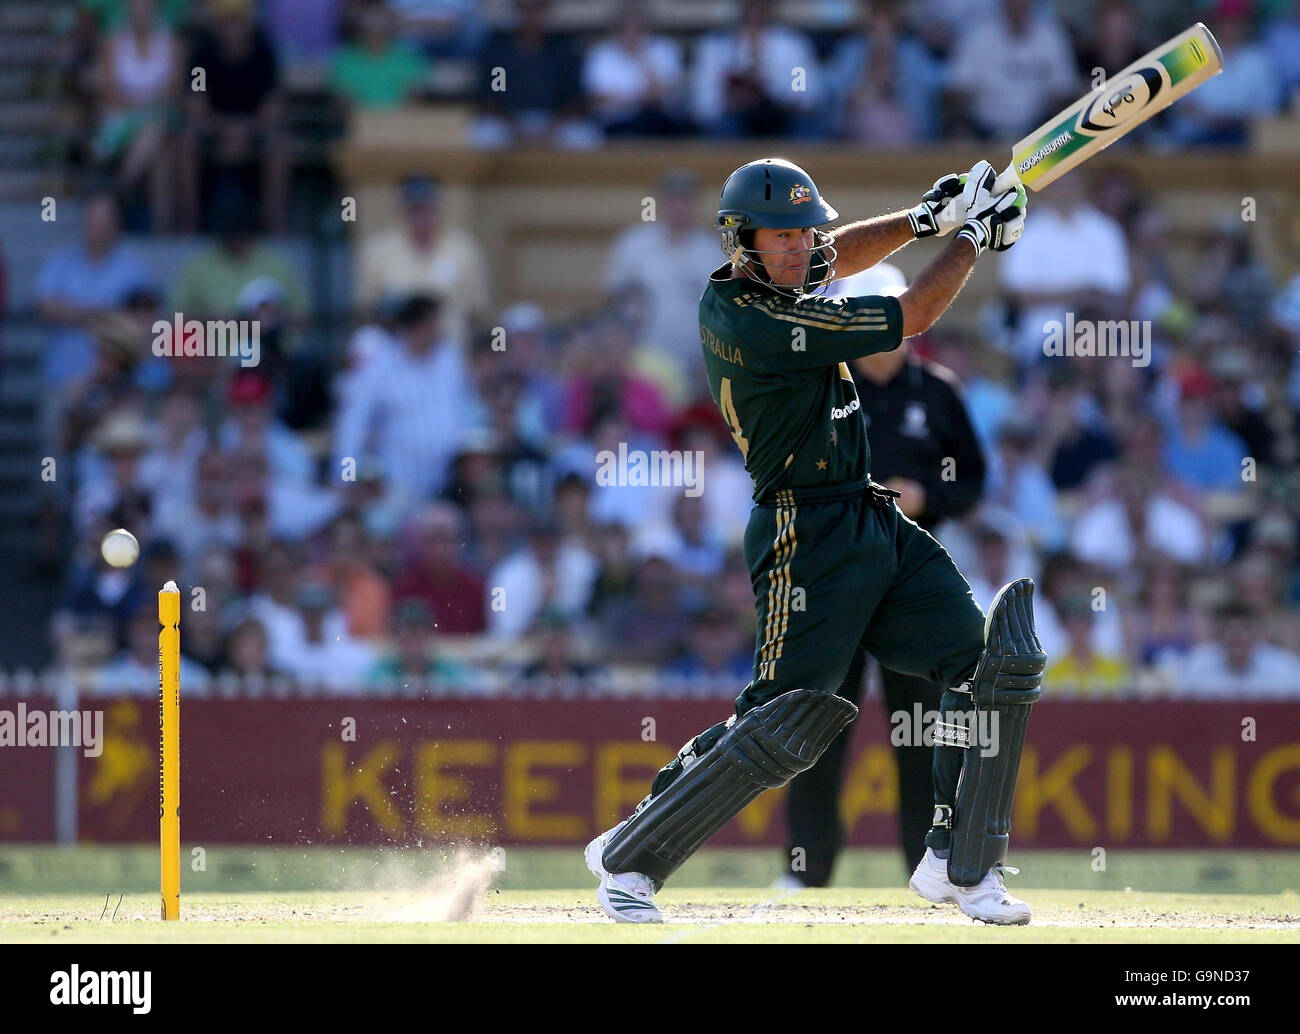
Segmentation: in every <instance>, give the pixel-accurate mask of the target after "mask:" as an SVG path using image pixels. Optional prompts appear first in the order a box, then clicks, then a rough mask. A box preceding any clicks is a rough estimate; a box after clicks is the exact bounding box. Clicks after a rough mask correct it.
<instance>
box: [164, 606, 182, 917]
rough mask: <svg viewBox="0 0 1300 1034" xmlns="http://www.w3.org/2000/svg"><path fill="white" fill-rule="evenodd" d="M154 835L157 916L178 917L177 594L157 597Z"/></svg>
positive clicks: (179, 780) (179, 657)
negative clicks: (158, 858) (158, 860)
mask: <svg viewBox="0 0 1300 1034" xmlns="http://www.w3.org/2000/svg"><path fill="white" fill-rule="evenodd" d="M158 623H159V624H160V625H161V626H162V630H161V631H160V632H159V633H158V836H159V844H160V846H161V848H162V917H163V918H164V919H179V918H180V917H181V628H180V624H181V594H180V590H179V589H177V588H176V583H175V582H168V583H167V584H166V585H164V586H163V587H162V589H161V590H160V591H159V593H158Z"/></svg>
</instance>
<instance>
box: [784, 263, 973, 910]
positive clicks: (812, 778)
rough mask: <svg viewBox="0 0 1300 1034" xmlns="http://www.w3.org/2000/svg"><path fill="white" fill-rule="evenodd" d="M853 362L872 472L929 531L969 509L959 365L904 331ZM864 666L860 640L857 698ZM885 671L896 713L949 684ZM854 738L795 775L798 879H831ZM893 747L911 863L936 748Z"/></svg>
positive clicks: (791, 815)
mask: <svg viewBox="0 0 1300 1034" xmlns="http://www.w3.org/2000/svg"><path fill="white" fill-rule="evenodd" d="M865 278H870V282H868V281H867V280H866V279H865ZM857 281H863V282H862V283H858V282H857ZM905 287H906V282H905V281H904V280H903V278H902V274H901V273H900V272H898V270H897V269H895V268H894V267H893V266H890V265H888V264H887V263H882V264H881V265H880V266H877V267H875V268H874V269H872V270H868V271H866V272H863V273H860V274H858V275H857V276H855V277H852V278H849V282H846V283H845V284H844V288H845V289H847V290H849V291H851V292H852V293H854V294H879V295H885V294H897V293H898V292H899V291H901V290H902V289H904V288H905ZM850 369H851V370H852V372H853V375H854V376H853V379H854V381H855V383H856V385H857V389H858V398H859V399H860V400H861V403H862V414H863V420H864V422H865V424H866V427H867V433H868V435H870V438H871V454H872V475H873V476H874V477H876V478H877V479H879V481H880V482H881V483H882V484H884V485H885V486H886V487H888V488H892V489H893V490H894V491H896V492H899V493H900V496H899V499H898V507H899V509H901V510H902V511H903V514H904V515H905V516H907V517H910V518H911V519H912V520H913V521H915V522H916V523H917V524H918V525H920V526H921V527H922V528H925V529H926V530H927V531H929V530H931V529H932V528H933V527H934V525H935V524H937V523H938V522H940V521H942V520H945V519H947V518H950V517H960V516H962V515H963V514H965V513H967V512H968V511H970V510H971V509H972V508H973V507H974V506H975V504H976V503H977V502H978V500H979V496H980V490H981V488H982V487H983V484H984V470H985V466H984V455H983V452H982V451H981V449H980V446H979V440H978V438H977V436H976V434H975V429H974V428H973V427H972V425H971V422H970V418H969V417H968V416H967V414H966V407H965V404H964V403H963V402H962V398H961V395H960V387H959V385H958V382H957V379H956V377H955V376H954V375H953V374H952V372H951V371H949V370H948V369H946V368H945V367H942V366H939V365H938V364H936V363H932V362H929V361H926V360H923V359H919V358H918V357H917V356H916V355H915V354H914V353H913V352H912V349H911V346H910V344H909V343H908V341H906V340H904V341H903V343H902V344H901V345H900V346H899V347H898V348H897V349H895V350H893V351H890V352H878V353H876V354H874V355H868V356H864V357H862V358H860V359H855V360H854V361H853V363H852V364H850ZM865 668H866V651H865V650H863V649H862V648H861V647H859V648H858V650H857V651H856V652H855V654H854V656H853V662H852V664H851V665H850V666H849V671H848V674H847V675H846V676H845V680H844V684H843V685H842V686H841V687H840V689H839V695H840V696H842V697H844V698H846V699H848V700H851V701H853V703H854V704H857V702H858V699H859V697H860V696H861V693H862V677H863V672H864V670H865ZM880 678H881V685H882V689H883V690H884V697H885V708H886V713H887V714H888V715H894V714H897V713H899V712H902V713H904V714H906V715H908V716H910V715H911V714H912V710H913V707H914V705H916V704H920V705H921V710H922V713H924V712H927V711H938V710H939V704H940V698H941V697H942V696H943V687H942V686H940V685H938V684H937V683H934V682H930V681H927V680H926V679H923V678H916V677H913V676H909V675H903V674H900V673H899V672H896V671H891V670H889V669H888V668H885V667H882V668H881V669H880ZM892 729H893V725H892V724H891V732H892ZM851 738H852V729H846V730H845V731H844V732H843V733H842V734H841V735H840V736H839V738H838V739H836V740H835V741H834V742H833V743H832V744H831V745H830V746H829V747H828V748H827V749H826V752H825V753H824V754H822V756H821V758H820V759H819V760H818V762H817V764H816V765H815V766H814V767H813V768H811V769H810V770H809V771H807V772H805V773H803V774H802V775H800V776H797V777H796V778H795V779H794V780H793V781H792V782H791V783H790V791H789V798H788V801H787V806H786V808H787V811H786V814H787V821H788V824H789V825H788V828H789V839H788V842H787V851H786V859H787V864H788V865H789V877H790V880H791V881H792V882H793V883H795V884H799V885H802V886H806V887H822V886H825V885H826V884H827V883H829V882H830V877H831V871H832V869H833V867H834V864H835V857H836V855H837V853H838V852H839V849H840V846H841V843H842V840H843V833H842V830H841V828H840V817H839V797H840V787H841V784H842V782H843V778H844V762H845V759H846V757H847V755H848V748H849V743H850V740H851ZM894 747H895V755H894V756H895V759H896V760H897V762H898V813H899V827H900V833H901V836H902V843H903V854H904V856H905V857H906V860H907V871H908V872H912V871H913V870H914V869H915V868H916V867H917V865H918V864H919V863H920V861H921V858H922V857H923V856H924V854H925V836H926V833H927V832H929V829H930V821H931V816H932V814H933V802H934V798H933V786H932V780H931V775H930V772H931V766H932V764H933V753H934V751H933V748H932V747H929V746H926V745H924V744H923V743H917V742H913V741H911V740H910V739H909V741H908V742H905V743H901V744H900V743H895V745H894Z"/></svg>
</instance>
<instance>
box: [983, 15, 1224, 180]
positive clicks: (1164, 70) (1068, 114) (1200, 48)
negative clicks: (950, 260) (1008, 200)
mask: <svg viewBox="0 0 1300 1034" xmlns="http://www.w3.org/2000/svg"><path fill="white" fill-rule="evenodd" d="M1222 71H1223V51H1221V50H1220V49H1219V41H1218V40H1216V39H1215V38H1214V36H1213V35H1212V34H1211V33H1210V30H1209V29H1207V28H1206V27H1205V25H1204V24H1203V23H1202V22H1197V23H1196V24H1195V25H1193V26H1192V27H1191V28H1190V29H1187V30H1186V31H1184V32H1181V33H1179V34H1178V35H1177V36H1175V37H1174V38H1173V39H1171V40H1167V41H1166V42H1164V43H1162V44H1160V46H1158V47H1156V48H1155V50H1153V51H1151V53H1149V54H1147V55H1145V56H1144V57H1140V58H1138V59H1137V60H1136V61H1134V62H1133V63H1132V64H1131V65H1129V66H1128V67H1127V68H1126V69H1124V70H1123V71H1122V72H1120V73H1118V74H1117V75H1113V76H1111V77H1110V78H1109V79H1107V80H1106V82H1104V83H1102V85H1101V86H1099V87H1097V89H1095V90H1093V91H1092V93H1090V94H1088V95H1087V96H1086V97H1083V98H1081V99H1080V100H1077V101H1075V102H1074V103H1073V104H1071V105H1070V106H1069V107H1068V108H1066V109H1065V110H1064V111H1062V112H1061V113H1060V114H1058V115H1054V116H1052V118H1050V119H1048V120H1047V121H1046V122H1044V123H1043V124H1042V125H1041V126H1039V127H1038V128H1037V129H1035V130H1034V131H1033V132H1032V133H1030V134H1029V135H1028V136H1027V137H1025V138H1024V139H1023V140H1021V141H1020V142H1019V143H1018V144H1016V145H1015V147H1013V148H1012V149H1011V164H1010V165H1008V166H1007V167H1006V169H1004V170H1003V172H1002V173H1001V175H999V176H998V178H997V179H996V180H995V181H994V184H993V191H994V193H1001V192H1002V191H1004V190H1011V189H1012V188H1014V187H1015V185H1016V183H1017V182H1019V183H1023V184H1024V185H1025V186H1026V187H1028V188H1029V189H1030V190H1042V189H1043V188H1044V187H1045V186H1047V185H1048V184H1049V183H1055V182H1056V181H1057V180H1058V179H1060V178H1061V177H1062V176H1064V175H1065V174H1066V173H1067V172H1069V171H1070V170H1071V169H1073V168H1074V167H1075V166H1076V165H1078V164H1079V163H1080V162H1085V161H1087V160H1088V159H1089V158H1091V157H1092V156H1093V155H1094V154H1096V153H1097V152H1098V151H1104V150H1105V149H1106V148H1107V147H1109V146H1110V145H1111V144H1113V143H1114V142H1115V141H1116V140H1118V139H1119V138H1120V137H1122V136H1123V135H1124V134H1125V133H1127V132H1129V130H1131V129H1133V128H1135V127H1136V126H1140V125H1141V124H1142V123H1143V122H1145V121H1146V120H1147V119H1149V118H1150V117H1151V116H1152V115H1154V114H1156V113H1157V112H1159V111H1163V110H1164V109H1165V108H1167V107H1169V105H1171V104H1172V103H1173V102H1174V101H1176V100H1178V98H1179V97H1182V96H1184V95H1185V94H1188V93H1191V91H1192V90H1194V89H1196V88H1197V87H1198V86H1200V85H1201V83H1203V82H1205V81H1206V80H1207V79H1211V78H1213V77H1214V76H1216V75H1218V74H1219V73H1220V72H1222Z"/></svg>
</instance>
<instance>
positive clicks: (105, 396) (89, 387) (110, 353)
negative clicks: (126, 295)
mask: <svg viewBox="0 0 1300 1034" xmlns="http://www.w3.org/2000/svg"><path fill="white" fill-rule="evenodd" d="M133 293H134V292H133ZM91 329H92V330H93V333H94V340H95V361H94V365H93V366H92V367H90V368H89V369H88V370H86V371H85V372H83V373H82V374H80V375H78V376H77V377H75V378H73V379H72V380H71V381H69V382H68V383H67V385H66V387H65V388H64V389H63V391H62V393H61V394H58V395H55V396H54V400H55V401H54V406H53V407H52V408H51V409H50V411H48V412H47V413H46V414H44V417H45V419H47V420H48V419H53V418H54V417H55V416H57V418H58V430H57V439H58V441H59V443H60V445H61V447H62V448H63V450H64V451H65V452H74V451H76V450H77V449H79V448H80V447H81V446H82V445H83V444H84V442H85V440H86V438H87V436H88V435H89V434H90V433H91V432H93V431H94V430H95V428H97V427H98V426H99V425H100V424H101V423H103V421H104V420H105V419H107V417H108V416H109V415H110V414H111V413H112V412H114V411H115V410H118V409H121V408H123V407H131V406H135V405H138V404H140V403H142V402H143V400H142V399H141V398H140V395H141V394H142V391H141V387H142V386H141V383H140V382H141V380H147V379H148V378H142V377H141V367H142V365H143V364H142V360H143V359H144V357H145V356H146V355H147V354H148V348H149V332H148V329H147V328H142V327H141V326H140V324H139V322H138V321H136V320H135V319H133V318H132V316H130V315H128V313H127V312H124V311H117V312H111V313H107V314H105V315H103V316H100V317H97V318H96V319H95V321H94V323H93V324H92V328H91ZM54 407H57V409H56V408H54Z"/></svg>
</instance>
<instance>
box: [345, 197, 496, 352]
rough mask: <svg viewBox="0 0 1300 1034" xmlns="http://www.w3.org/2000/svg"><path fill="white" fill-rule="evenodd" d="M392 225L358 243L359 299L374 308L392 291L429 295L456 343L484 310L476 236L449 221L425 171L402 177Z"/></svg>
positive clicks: (483, 271)
mask: <svg viewBox="0 0 1300 1034" xmlns="http://www.w3.org/2000/svg"><path fill="white" fill-rule="evenodd" d="M401 205H402V209H401V215H400V219H399V222H398V224H397V225H396V226H391V227H389V228H388V229H385V230H379V231H377V232H375V233H371V234H368V235H367V236H365V237H364V238H363V239H362V241H361V245H360V248H359V256H360V257H359V259H358V264H357V265H358V281H357V295H356V299H357V304H358V305H360V306H362V307H363V308H366V309H373V308H374V307H375V306H376V305H377V304H378V303H379V301H380V300H381V299H382V298H384V297H387V296H390V295H399V296H400V295H412V294H423V295H429V296H431V297H433V298H434V299H436V300H437V301H438V302H439V303H440V304H441V305H442V307H443V310H444V313H445V318H446V321H447V322H446V328H447V333H448V335H449V336H450V337H451V338H452V339H453V340H455V341H456V342H457V343H458V344H461V345H464V344H465V343H466V342H467V341H468V335H469V329H470V327H471V326H472V325H474V324H475V323H477V322H480V321H482V320H483V319H484V318H485V317H486V315H487V311H488V301H489V298H488V287H489V277H488V269H487V263H486V261H485V259H484V258H483V251H482V249H481V248H480V247H479V244H478V242H477V241H476V240H475V239H474V238H473V237H472V236H471V235H470V234H469V233H467V232H466V231H465V230H463V229H461V228H459V227H456V226H451V225H448V222H447V212H446V205H445V202H444V200H443V196H442V188H441V186H440V184H439V183H438V181H437V180H435V179H432V178H431V177H429V176H424V175H415V176H409V177H407V178H406V179H405V180H404V181H403V182H402V189H401Z"/></svg>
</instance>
